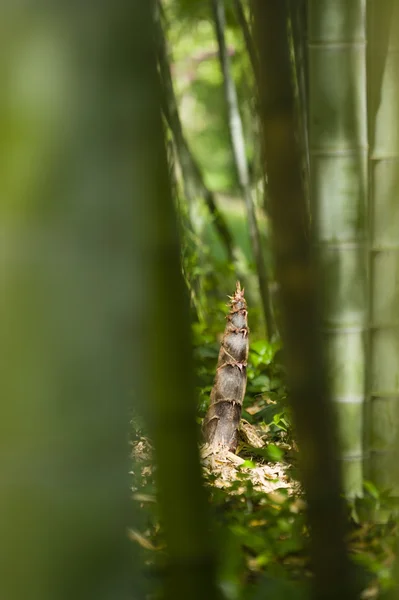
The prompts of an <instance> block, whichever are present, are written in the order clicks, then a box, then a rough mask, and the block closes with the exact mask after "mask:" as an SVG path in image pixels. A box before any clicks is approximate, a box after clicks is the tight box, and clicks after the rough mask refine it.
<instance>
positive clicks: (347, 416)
mask: <svg viewBox="0 0 399 600" xmlns="http://www.w3.org/2000/svg"><path fill="white" fill-rule="evenodd" d="M365 2H366V0H346V1H345V2H335V3H331V2H330V0H309V83H310V91H309V102H310V107H309V128H310V157H311V198H312V206H313V225H314V233H315V242H316V244H317V254H318V256H319V264H320V269H321V273H322V274H323V288H322V289H323V290H324V295H325V298H324V313H323V324H322V329H323V336H324V343H325V345H326V350H327V356H328V370H329V376H330V383H331V390H332V397H333V401H334V403H335V407H336V410H337V413H338V416H339V425H340V439H341V444H340V446H341V453H340V456H341V458H342V459H343V469H344V484H345V485H344V487H345V491H346V493H347V494H348V495H350V496H355V495H356V494H359V493H361V492H362V487H363V468H362V467H363V460H364V456H363V412H364V398H365V343H366V325H367V253H366V238H367V231H366V225H367V216H366V215H367V211H366V201H367V198H366V197H367V187H368V186H367V183H368V182H367V150H368V146H367V141H368V140H367V115H366V68H365V61H366V37H365V34H366V31H365V29H366V5H365Z"/></svg>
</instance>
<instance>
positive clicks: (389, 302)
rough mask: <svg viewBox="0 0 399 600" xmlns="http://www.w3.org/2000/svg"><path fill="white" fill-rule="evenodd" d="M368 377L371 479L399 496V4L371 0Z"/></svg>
mask: <svg viewBox="0 0 399 600" xmlns="http://www.w3.org/2000/svg"><path fill="white" fill-rule="evenodd" d="M368 13H369V14H368V16H369V19H368V26H369V44H370V46H369V57H368V68H369V79H370V86H369V122H370V131H371V135H372V146H371V148H370V161H369V169H370V374H369V378H368V402H369V406H368V416H369V421H368V423H367V426H368V432H367V433H368V435H367V442H368V450H369V452H370V459H369V464H368V469H367V476H368V477H369V478H370V479H371V480H373V481H374V482H375V483H376V484H377V485H379V486H381V487H383V488H394V491H395V493H396V494H398V493H399V470H398V468H397V463H398V459H399V456H398V451H399V448H398V444H397V436H398V433H399V202H398V193H399V109H398V97H399V2H398V0H388V1H387V0H378V2H376V1H375V0H368Z"/></svg>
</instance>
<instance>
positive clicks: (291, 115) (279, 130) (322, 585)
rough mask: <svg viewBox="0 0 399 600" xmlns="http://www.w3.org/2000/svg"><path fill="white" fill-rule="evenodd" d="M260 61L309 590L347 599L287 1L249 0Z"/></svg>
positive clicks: (325, 599)
mask: <svg viewBox="0 0 399 600" xmlns="http://www.w3.org/2000/svg"><path fill="white" fill-rule="evenodd" d="M253 6H254V10H255V26H256V33H257V42H258V45H259V57H260V66H261V101H262V120H263V127H264V138H265V139H264V147H265V151H266V160H267V170H268V181H269V194H270V209H271V216H272V224H273V239H274V251H275V258H276V270H277V277H278V280H279V283H280V285H281V303H282V317H283V319H282V320H283V332H282V333H283V341H284V351H285V356H286V363H287V373H288V383H289V388H290V395H289V398H290V401H291V405H292V410H293V416H294V424H295V427H296V433H297V438H298V442H299V448H300V464H301V470H302V478H303V484H304V488H305V493H306V497H307V501H308V519H309V525H310V530H311V551H312V552H311V556H312V563H313V571H314V580H313V592H314V597H315V598H317V599H318V600H330V599H331V600H336V598H341V599H346V600H352V598H353V597H355V596H354V594H353V584H352V577H351V571H350V564H349V560H348V555H347V550H346V547H345V543H344V536H345V529H346V528H345V516H344V509H343V502H342V499H341V486H340V473H339V463H338V462H337V461H336V452H337V443H336V438H335V428H334V424H335V420H334V412H333V409H332V404H331V402H330V398H329V393H328V386H327V381H326V377H325V369H324V361H323V351H322V350H323V348H322V340H321V334H320V328H319V318H318V316H319V307H318V304H317V301H316V298H317V279H316V269H315V267H314V264H313V260H312V257H311V245H310V240H309V238H308V237H307V236H306V234H305V231H304V228H303V226H302V215H303V211H304V207H305V197H304V191H303V187H302V186H303V182H302V173H301V160H300V152H299V148H298V143H297V140H296V138H295V98H294V90H293V84H292V77H291V65H290V58H289V47H288V39H287V16H288V15H287V4H286V2H282V1H281V0H253Z"/></svg>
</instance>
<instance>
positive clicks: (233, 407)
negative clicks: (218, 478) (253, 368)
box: [202, 283, 249, 452]
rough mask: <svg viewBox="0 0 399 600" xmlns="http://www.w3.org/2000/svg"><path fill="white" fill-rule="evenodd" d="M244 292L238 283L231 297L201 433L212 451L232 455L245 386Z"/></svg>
mask: <svg viewBox="0 0 399 600" xmlns="http://www.w3.org/2000/svg"><path fill="white" fill-rule="evenodd" d="M247 314H248V311H247V303H246V301H245V298H244V290H242V289H241V286H240V284H239V283H237V288H236V291H235V294H234V296H232V297H231V305H230V312H229V314H228V315H227V325H226V329H225V331H224V335H223V340H222V344H221V347H220V352H219V359H218V364H217V369H216V377H215V382H214V385H213V388H212V392H211V402H210V405H209V409H208V412H207V414H206V416H205V419H204V422H203V425H202V431H203V435H204V438H205V441H206V442H207V443H208V444H210V445H211V446H212V448H213V450H214V451H217V450H218V449H220V448H227V449H228V450H230V451H231V452H235V451H236V449H237V444H238V432H239V427H240V419H241V409H242V403H243V400H244V396H245V388H246V385H247V359H248V331H249V330H248V322H247Z"/></svg>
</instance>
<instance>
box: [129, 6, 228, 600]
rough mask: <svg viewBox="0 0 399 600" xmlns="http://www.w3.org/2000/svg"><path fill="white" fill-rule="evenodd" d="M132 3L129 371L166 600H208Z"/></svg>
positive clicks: (158, 137) (150, 91)
mask: <svg viewBox="0 0 399 600" xmlns="http://www.w3.org/2000/svg"><path fill="white" fill-rule="evenodd" d="M136 5H137V12H138V13H140V15H141V17H140V19H139V25H137V27H138V26H141V30H140V34H139V32H138V31H137V36H138V42H137V52H136V54H135V56H134V57H133V58H134V59H135V65H136V67H137V71H136V73H135V74H136V85H137V86H138V90H140V94H139V96H138V99H137V101H136V103H135V105H134V109H135V124H136V132H135V143H136V147H137V148H139V149H140V152H137V155H136V157H135V159H134V161H133V168H134V171H133V173H132V179H133V180H134V181H136V182H137V186H138V189H139V191H140V193H139V194H137V196H136V206H135V219H134V220H133V223H134V243H135V258H136V260H137V271H136V274H135V277H136V280H135V284H136V285H135V290H136V294H137V296H138V298H139V300H140V305H139V309H138V310H137V311H136V312H135V315H134V316H135V320H134V327H135V331H134V339H135V343H136V344H137V347H138V348H139V349H140V360H139V361H138V362H137V363H136V364H134V365H133V373H134V381H135V392H136V394H137V397H138V398H140V399H141V406H142V409H143V411H144V412H145V415H146V418H147V422H148V426H149V431H150V436H151V439H152V441H153V443H154V447H155V460H156V481H157V486H158V499H159V506H160V516H161V521H162V524H163V528H164V532H165V539H166V545H167V564H166V567H165V571H164V590H163V597H164V598H165V599H167V600H187V598H190V599H194V600H203V598H208V599H210V600H214V599H216V598H218V596H219V594H218V591H217V588H216V565H215V555H214V547H213V543H212V541H213V539H212V535H211V534H210V524H209V520H208V518H209V515H208V510H207V509H208V507H207V501H206V494H205V490H204V488H203V486H202V478H201V467H200V461H199V450H198V444H197V442H198V438H199V431H198V428H197V424H196V397H195V392H194V372H193V359H192V346H191V336H190V313H189V303H188V297H187V290H186V287H185V285H184V281H183V277H182V273H181V269H180V246H179V238H178V229H177V219H176V214H175V212H174V203H173V199H172V196H171V187H170V181H169V177H168V165H167V158H166V149H165V141H164V139H163V126H162V115H161V90H160V86H159V77H158V72H157V64H156V52H155V50H156V48H155V41H154V40H155V39H156V31H155V27H156V25H155V22H154V21H153V9H154V8H155V2H149V3H147V2H137V3H136ZM132 22H134V21H131V20H130V22H129V25H130V26H131V24H132ZM133 37H134V36H133ZM130 59H132V57H130ZM129 110H130V108H129Z"/></svg>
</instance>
